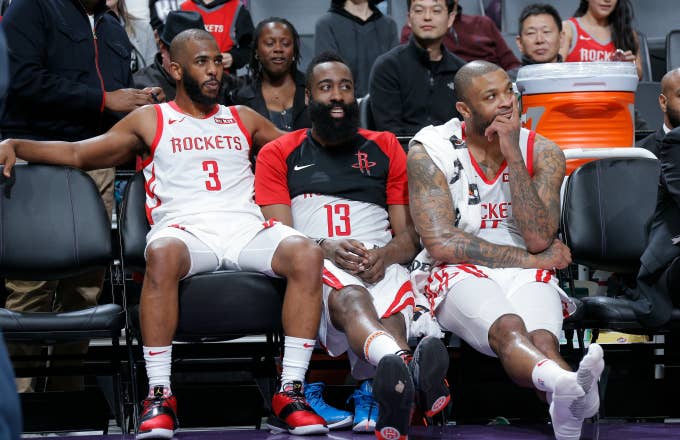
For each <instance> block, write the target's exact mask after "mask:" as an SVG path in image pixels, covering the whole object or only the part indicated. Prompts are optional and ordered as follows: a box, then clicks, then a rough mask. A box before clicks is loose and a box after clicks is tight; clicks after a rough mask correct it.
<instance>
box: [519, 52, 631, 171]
mask: <svg viewBox="0 0 680 440" xmlns="http://www.w3.org/2000/svg"><path fill="white" fill-rule="evenodd" d="M516 84H517V90H518V91H519V93H520V94H521V109H522V110H521V111H522V122H523V124H524V126H525V127H526V128H529V129H531V130H534V131H536V132H538V133H540V134H541V135H543V136H545V137H547V138H548V139H550V140H552V141H554V142H555V143H557V144H558V145H559V146H560V148H562V149H563V150H567V149H575V148H576V149H586V148H630V147H633V146H634V144H635V121H634V105H635V90H636V88H637V84H638V77H637V71H636V69H635V65H634V64H633V63H623V62H619V63H616V62H591V63H549V64H535V65H531V66H525V67H522V68H521V69H520V70H519V72H518V74H517V83H516ZM588 160H593V159H569V160H567V174H571V172H572V171H573V170H574V169H576V168H578V167H579V166H581V165H582V164H583V163H585V162H587V161H588Z"/></svg>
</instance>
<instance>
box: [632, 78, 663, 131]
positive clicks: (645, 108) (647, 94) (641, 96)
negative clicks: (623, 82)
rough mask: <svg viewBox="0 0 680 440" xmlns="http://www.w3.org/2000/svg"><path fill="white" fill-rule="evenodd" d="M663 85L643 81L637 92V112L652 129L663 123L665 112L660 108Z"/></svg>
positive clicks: (639, 84)
mask: <svg viewBox="0 0 680 440" xmlns="http://www.w3.org/2000/svg"><path fill="white" fill-rule="evenodd" d="M660 93H661V83H658V82H653V81H641V82H640V83H638V87H637V90H636V91H635V110H636V111H637V112H638V116H639V117H641V118H642V119H644V120H645V121H646V122H647V125H648V126H650V127H658V126H660V125H661V123H662V122H663V112H662V111H661V107H659V94H660Z"/></svg>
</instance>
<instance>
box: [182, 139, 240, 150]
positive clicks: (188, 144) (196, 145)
mask: <svg viewBox="0 0 680 440" xmlns="http://www.w3.org/2000/svg"><path fill="white" fill-rule="evenodd" d="M170 144H171V145H172V152H173V153H181V152H182V151H191V150H196V151H201V150H214V149H216V148H217V149H220V150H224V149H225V148H228V149H230V150H237V151H240V150H242V149H243V144H244V143H243V142H242V140H241V138H240V137H238V136H202V137H185V138H176V137H174V138H171V139H170Z"/></svg>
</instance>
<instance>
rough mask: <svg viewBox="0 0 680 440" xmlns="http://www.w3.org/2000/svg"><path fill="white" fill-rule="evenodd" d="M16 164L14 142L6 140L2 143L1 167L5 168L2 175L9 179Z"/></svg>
mask: <svg viewBox="0 0 680 440" xmlns="http://www.w3.org/2000/svg"><path fill="white" fill-rule="evenodd" d="M16 162H17V155H16V153H15V152H14V141H13V140H12V139H6V140H4V141H2V142H0V165H2V166H3V169H2V174H3V175H4V176H5V177H7V178H8V179H9V177H10V175H11V174H12V168H13V167H14V164H15V163H16Z"/></svg>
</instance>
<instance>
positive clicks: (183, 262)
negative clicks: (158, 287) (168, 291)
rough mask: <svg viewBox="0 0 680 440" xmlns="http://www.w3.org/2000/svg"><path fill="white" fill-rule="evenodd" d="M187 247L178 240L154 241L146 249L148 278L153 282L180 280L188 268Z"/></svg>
mask: <svg viewBox="0 0 680 440" xmlns="http://www.w3.org/2000/svg"><path fill="white" fill-rule="evenodd" d="M186 254H187V250H186V246H185V245H184V244H183V243H181V242H180V241H178V240H171V239H167V240H166V239H158V240H154V241H152V242H151V243H149V245H148V246H147V248H146V277H147V279H148V280H149V281H151V282H158V281H162V280H168V279H174V280H179V279H180V278H181V276H182V275H183V273H184V272H186V270H188V267H186V266H187V265H188V264H189V262H188V257H187V255H186Z"/></svg>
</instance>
